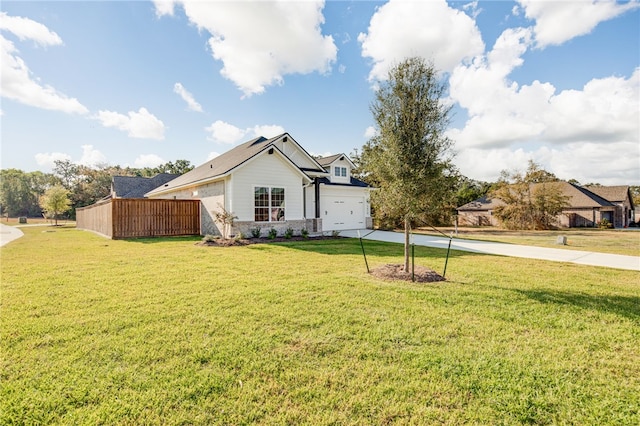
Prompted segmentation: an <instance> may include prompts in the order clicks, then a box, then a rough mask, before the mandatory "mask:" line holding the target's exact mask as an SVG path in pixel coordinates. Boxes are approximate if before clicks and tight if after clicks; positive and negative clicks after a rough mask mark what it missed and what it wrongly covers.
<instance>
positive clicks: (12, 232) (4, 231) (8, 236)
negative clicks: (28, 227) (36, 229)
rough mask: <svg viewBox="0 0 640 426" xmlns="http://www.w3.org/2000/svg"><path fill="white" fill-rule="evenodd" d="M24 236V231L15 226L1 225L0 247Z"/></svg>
mask: <svg viewBox="0 0 640 426" xmlns="http://www.w3.org/2000/svg"><path fill="white" fill-rule="evenodd" d="M22 235H24V234H23V233H22V231H21V230H20V229H18V228H16V227H15V226H9V225H5V224H3V223H0V247H2V246H3V245H5V244H7V243H10V242H11V241H13V240H15V239H17V238H20V237H22Z"/></svg>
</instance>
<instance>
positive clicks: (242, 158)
mask: <svg viewBox="0 0 640 426" xmlns="http://www.w3.org/2000/svg"><path fill="white" fill-rule="evenodd" d="M289 138H291V136H290V135H289V134H288V133H283V134H281V135H278V136H275V137H273V138H270V139H267V138H265V137H264V136H259V137H257V138H255V139H251V140H250V141H247V142H245V143H243V144H241V145H238V146H236V147H235V148H233V149H230V150H229V151H227V152H225V153H224V154H222V155H219V156H218V157H216V158H214V159H212V160H209V161H207V162H206V163H204V164H201V165H200V166H198V167H196V168H194V169H193V170H191V171H190V172H188V173H185V174H183V175H182V176H180V177H178V178H176V179H174V180H172V181H170V182H168V183H165V184H163V185H161V186H159V187H157V188H155V189H154V190H152V191H149V192H148V193H147V194H148V195H155V194H161V193H163V192H168V191H172V190H175V189H177V188H183V187H188V186H193V185H197V184H201V183H205V182H210V181H213V180H217V179H220V178H222V177H224V176H227V175H228V174H229V173H231V172H232V171H233V170H235V169H236V168H238V167H240V166H242V165H243V164H245V163H246V162H247V161H249V160H251V159H252V158H254V157H256V156H257V155H259V154H261V153H262V152H265V151H267V150H268V149H270V148H273V149H274V150H275V151H277V152H278V153H279V154H281V155H282V157H283V158H284V159H285V160H286V161H288V162H289V163H290V164H291V165H293V166H294V167H295V168H296V169H297V170H299V171H300V173H302V174H303V175H305V176H307V174H306V173H307V172H309V171H316V172H324V170H323V169H322V168H320V167H318V168H317V169H309V168H306V169H304V170H303V169H301V168H300V167H298V166H297V165H296V164H295V163H293V161H291V159H290V158H289V157H287V156H286V155H285V154H284V153H283V152H282V151H280V150H279V149H278V147H277V146H275V142H277V141H279V140H280V139H282V140H289ZM291 140H292V141H293V138H291ZM293 142H295V141H293ZM295 143H296V145H297V146H298V147H299V148H300V149H301V151H302V152H304V153H305V154H306V155H307V156H308V154H307V153H306V151H304V149H302V147H300V145H298V144H297V142H295ZM309 158H311V157H310V156H309ZM312 160H313V159H312ZM314 162H315V160H314ZM307 177H308V176H307Z"/></svg>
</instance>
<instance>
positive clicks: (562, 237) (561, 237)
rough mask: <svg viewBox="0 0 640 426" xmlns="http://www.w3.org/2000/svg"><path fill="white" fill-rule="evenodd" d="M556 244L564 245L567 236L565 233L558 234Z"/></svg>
mask: <svg viewBox="0 0 640 426" xmlns="http://www.w3.org/2000/svg"><path fill="white" fill-rule="evenodd" d="M556 244H558V245H559V246H566V245H567V237H566V236H565V235H558V238H556Z"/></svg>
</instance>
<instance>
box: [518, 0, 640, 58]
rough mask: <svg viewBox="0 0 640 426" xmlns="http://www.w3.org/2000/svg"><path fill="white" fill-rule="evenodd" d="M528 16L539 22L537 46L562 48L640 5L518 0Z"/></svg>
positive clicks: (536, 24) (633, 3) (629, 3)
mask: <svg viewBox="0 0 640 426" xmlns="http://www.w3.org/2000/svg"><path fill="white" fill-rule="evenodd" d="M518 2H519V3H520V4H521V5H522V7H523V8H524V10H525V16H526V17H527V18H529V19H531V20H535V26H534V33H535V38H536V42H537V46H538V47H540V48H544V47H545V46H548V45H559V44H562V43H564V42H566V41H568V40H571V39H572V38H574V37H578V36H581V35H585V34H588V33H590V32H591V31H592V30H593V29H594V28H595V27H596V26H597V25H598V24H599V23H600V22H603V21H607V20H609V19H612V18H615V17H616V16H619V15H621V14H623V13H625V12H627V11H629V10H633V9H636V8H638V7H640V4H639V3H638V2H637V1H630V2H626V3H618V2H615V1H597V0H594V1H540V0H518Z"/></svg>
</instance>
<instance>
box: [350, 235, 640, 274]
mask: <svg viewBox="0 0 640 426" xmlns="http://www.w3.org/2000/svg"><path fill="white" fill-rule="evenodd" d="M358 232H359V233H360V235H362V236H365V235H367V234H369V233H370V232H371V229H361V230H359V231H358V230H352V231H340V235H341V236H343V237H352V238H358ZM364 239H367V240H374V241H386V242H391V243H401V244H403V243H404V234H403V233H400V232H389V231H374V232H373V233H370V234H369V235H367V236H366V237H364ZM413 241H414V243H415V244H416V245H419V246H425V247H436V248H443V249H446V248H447V246H448V244H449V239H448V238H445V237H435V236H431V235H418V234H415V235H414V240H413ZM451 249H452V250H461V251H468V252H472V253H482V254H492V255H498V256H511V257H523V258H528V259H541V260H550V261H553V262H570V263H577V264H580V265H590V266H604V267H606V268H616V269H628V270H631V271H640V257H638V256H624V255H620V254H608V253H594V252H590V251H578V250H565V249H555V248H545V247H534V246H521V245H517V244H504V243H493V242H489V241H475V240H463V239H457V238H453V241H452V242H451Z"/></svg>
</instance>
